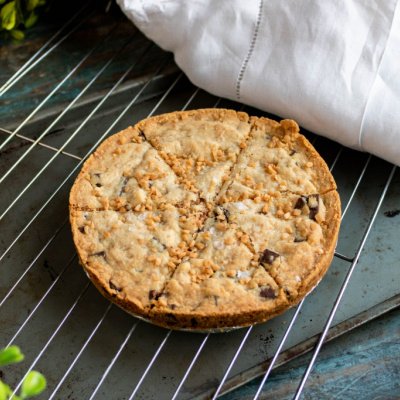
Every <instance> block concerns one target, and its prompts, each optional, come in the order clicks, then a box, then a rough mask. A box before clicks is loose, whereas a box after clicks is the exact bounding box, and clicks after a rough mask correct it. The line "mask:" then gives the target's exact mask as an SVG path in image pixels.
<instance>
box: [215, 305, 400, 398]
mask: <svg viewBox="0 0 400 400" xmlns="http://www.w3.org/2000/svg"><path fill="white" fill-rule="evenodd" d="M309 359H310V355H304V356H302V357H299V358H298V359H296V360H293V361H291V362H289V363H287V364H286V365H284V366H282V367H279V368H277V369H276V370H275V371H273V373H272V374H271V376H270V378H269V379H268V381H267V383H266V385H265V387H264V390H263V392H262V395H261V396H260V399H279V400H286V399H291V398H293V394H294V393H295V390H296V388H297V385H298V383H299V380H300V379H301V377H302V374H303V373H304V370H305V368H306V367H307V362H308V361H309ZM260 381H261V379H255V380H253V381H252V382H250V383H248V384H247V385H245V386H243V387H241V388H239V389H237V390H235V391H234V392H231V393H229V394H227V395H225V396H223V397H222V399H223V400H248V399H252V398H253V397H254V395H255V393H256V392H257V389H258V386H259V384H260ZM399 398H400V310H399V309H397V310H394V311H391V312H389V313H387V314H386V315H383V316H382V317H379V318H377V319H375V320H373V321H371V322H369V323H367V324H365V325H363V326H361V327H359V328H357V329H355V330H354V331H352V332H349V333H347V334H345V335H344V336H342V337H339V338H337V339H335V340H333V341H332V342H330V343H328V344H326V345H325V346H323V348H322V350H321V353H320V355H319V357H318V359H317V363H316V365H315V368H314V370H313V372H312V374H311V376H310V377H309V379H308V382H307V386H306V388H305V390H304V395H303V399H310V400H311V399H316V400H317V399H318V400H325V399H326V400H328V399H340V400H346V399H368V400H369V399H371V400H372V399H376V400H377V399H382V400H384V399H385V400H394V399H399Z"/></svg>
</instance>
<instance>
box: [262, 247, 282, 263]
mask: <svg viewBox="0 0 400 400" xmlns="http://www.w3.org/2000/svg"><path fill="white" fill-rule="evenodd" d="M278 257H279V254H278V253H275V252H274V251H272V250H268V249H265V250H264V251H263V252H262V254H261V257H260V264H269V265H271V264H272V263H273V262H274V261H275V260H276V259H277V258H278Z"/></svg>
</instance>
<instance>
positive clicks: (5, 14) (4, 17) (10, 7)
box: [0, 1, 17, 31]
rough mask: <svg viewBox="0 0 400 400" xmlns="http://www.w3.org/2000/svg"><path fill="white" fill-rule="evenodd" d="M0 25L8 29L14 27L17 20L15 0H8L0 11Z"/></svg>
mask: <svg viewBox="0 0 400 400" xmlns="http://www.w3.org/2000/svg"><path fill="white" fill-rule="evenodd" d="M0 17H1V27H2V28H4V29H6V30H8V31H10V30H11V29H13V28H14V26H15V23H16V21H17V10H16V8H15V1H10V2H9V3H7V4H6V5H5V6H3V8H2V9H1V11H0Z"/></svg>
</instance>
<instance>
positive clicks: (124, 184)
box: [118, 177, 129, 196]
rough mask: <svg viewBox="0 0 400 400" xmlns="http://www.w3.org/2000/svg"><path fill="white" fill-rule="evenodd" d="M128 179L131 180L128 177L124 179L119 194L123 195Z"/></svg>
mask: <svg viewBox="0 0 400 400" xmlns="http://www.w3.org/2000/svg"><path fill="white" fill-rule="evenodd" d="M128 180H129V178H126V177H125V178H124V179H123V180H122V185H121V189H119V193H118V196H121V194H122V193H124V192H125V188H126V184H127V183H128Z"/></svg>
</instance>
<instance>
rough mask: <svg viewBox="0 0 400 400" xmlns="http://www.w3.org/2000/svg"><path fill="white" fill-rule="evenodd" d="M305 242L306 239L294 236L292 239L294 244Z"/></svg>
mask: <svg viewBox="0 0 400 400" xmlns="http://www.w3.org/2000/svg"><path fill="white" fill-rule="evenodd" d="M306 240H307V239H305V238H302V237H299V236H296V237H295V238H294V242H295V243H301V242H305V241H306Z"/></svg>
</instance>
